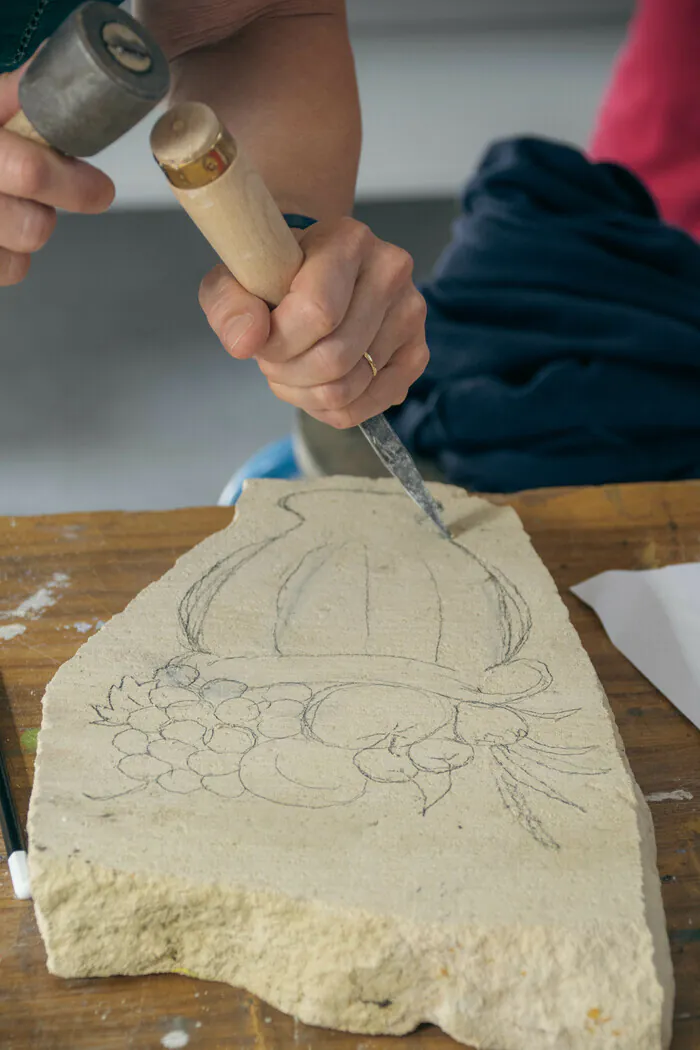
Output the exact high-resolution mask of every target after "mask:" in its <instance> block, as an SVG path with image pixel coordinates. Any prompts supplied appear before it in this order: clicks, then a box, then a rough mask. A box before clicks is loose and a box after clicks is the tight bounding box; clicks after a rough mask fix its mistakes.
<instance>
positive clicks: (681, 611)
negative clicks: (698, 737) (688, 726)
mask: <svg viewBox="0 0 700 1050" xmlns="http://www.w3.org/2000/svg"><path fill="white" fill-rule="evenodd" d="M571 590H572V591H573V593H574V594H575V595H577V597H579V598H580V599H581V600H582V601H584V602H585V603H586V605H590V606H591V608H592V609H594V610H595V612H596V613H597V614H598V616H599V617H600V619H601V621H602V623H603V626H604V627H605V630H606V631H607V633H608V636H609V638H610V640H611V641H612V643H613V645H615V646H616V647H617V648H618V649H619V650H620V652H621V653H623V654H624V655H625V656H626V657H627V659H628V660H630V661H631V662H632V663H633V664H634V665H635V667H637V668H638V669H639V670H640V671H641V672H642V674H643V675H645V676H646V677H647V678H648V679H649V681H650V682H652V683H653V684H654V685H655V686H656V688H657V689H660V690H661V692H662V693H663V694H664V695H665V696H666V697H668V699H669V700H670V701H671V703H672V704H674V705H675V707H677V708H678V710H679V711H682V713H683V714H684V715H685V716H686V718H689V719H690V721H691V722H693V723H694V724H695V725H696V726H697V727H698V728H699V729H700V563H692V564H686V565H669V566H666V567H665V568H663V569H649V570H646V571H642V572H621V571H612V572H603V573H601V574H600V575H599V576H594V577H593V578H592V579H590V580H586V581H585V582H584V583H579V584H577V585H576V586H575V587H572V588H571Z"/></svg>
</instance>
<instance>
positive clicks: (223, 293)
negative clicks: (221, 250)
mask: <svg viewBox="0 0 700 1050" xmlns="http://www.w3.org/2000/svg"><path fill="white" fill-rule="evenodd" d="M199 305H200V306H201V307H202V309H203V310H204V313H205V314H206V317H207V320H208V321H209V324H210V325H211V327H212V328H213V329H214V331H215V332H216V334H217V335H218V337H219V339H220V340H221V342H222V344H223V346H224V349H226V350H228V352H229V354H231V356H232V357H236V358H238V360H240V361H242V360H245V359H246V358H249V357H255V355H256V354H258V353H260V352H261V351H262V350H263V348H264V346H265V344H266V342H267V340H268V338H269V336H270V311H269V309H268V308H267V305H266V304H265V303H264V302H263V301H262V299H258V298H257V296H255V295H251V293H250V292H247V291H246V290H245V288H242V287H241V285H240V284H239V283H238V281H237V280H236V279H235V278H234V277H232V276H231V274H230V273H229V271H228V270H227V269H226V267H225V266H223V265H220V266H216V267H214V269H213V270H212V271H211V272H210V273H208V274H207V276H206V277H205V278H204V280H203V281H202V284H201V286H200V289H199Z"/></svg>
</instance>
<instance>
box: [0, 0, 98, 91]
mask: <svg viewBox="0 0 700 1050" xmlns="http://www.w3.org/2000/svg"><path fill="white" fill-rule="evenodd" d="M80 3H81V0H0V73H8V72H9V71H10V70H12V69H16V68H17V67H18V66H21V65H22V63H23V62H26V60H27V59H28V58H31V56H32V55H33V54H34V52H35V51H36V49H37V48H38V46H39V44H41V43H42V41H43V40H46V38H47V37H49V36H51V34H52V33H53V31H54V29H56V28H57V27H58V26H59V25H60V24H61V22H62V21H63V20H64V18H67V17H68V15H69V14H70V13H71V11H73V10H75V8H76V7H79V6H80ZM110 3H119V0H110Z"/></svg>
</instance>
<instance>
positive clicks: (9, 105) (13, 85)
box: [0, 67, 24, 127]
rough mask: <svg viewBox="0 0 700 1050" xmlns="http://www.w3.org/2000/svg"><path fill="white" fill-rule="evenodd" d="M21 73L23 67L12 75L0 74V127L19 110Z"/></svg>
mask: <svg viewBox="0 0 700 1050" xmlns="http://www.w3.org/2000/svg"><path fill="white" fill-rule="evenodd" d="M23 72H24V67H22V69H16V70H15V71H14V72H13V73H0V127H2V125H3V124H7V122H8V120H9V119H10V117H13V116H14V115H15V113H16V112H17V110H18V109H19V97H18V92H19V82H20V80H21V79H22V73H23Z"/></svg>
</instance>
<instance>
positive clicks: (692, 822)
mask: <svg viewBox="0 0 700 1050" xmlns="http://www.w3.org/2000/svg"><path fill="white" fill-rule="evenodd" d="M499 502H506V501H501V500H499ZM507 502H510V503H512V505H513V506H515V507H516V509H517V510H518V511H519V513H520V515H521V517H522V519H523V521H524V524H525V526H526V528H527V529H528V531H529V532H530V534H531V536H532V539H533V542H534V545H535V547H536V549H537V551H538V553H539V554H540V556H541V557H542V559H543V560H544V562H545V564H546V565H547V566H548V568H549V569H550V571H551V572H552V574H553V576H554V578H555V580H556V581H557V584H558V585H559V588H560V590H561V591H562V594H563V596H564V600H565V601H566V603H567V605H568V607H569V609H570V611H571V616H572V620H573V623H574V625H575V627H576V629H577V630H578V632H579V634H580V635H581V637H582V639H583V642H584V645H585V646H586V649H587V650H588V652H589V654H590V656H591V658H592V660H593V663H594V664H595V666H596V669H597V671H598V673H599V675H600V677H601V679H602V681H603V684H604V686H605V688H606V690H607V694H608V696H609V698H610V702H611V704H612V706H613V709H614V711H615V716H616V718H617V723H618V726H619V728H620V732H621V734H622V737H623V739H624V742H625V746H626V748H627V754H628V756H629V760H630V763H631V765H632V768H633V770H634V773H635V775H636V777H637V780H638V781H639V784H640V786H641V788H642V790H643V791H644V792H645V794H649V793H651V792H668V791H673V790H676V789H678V788H683V789H684V790H685V791H687V792H689V793H691V794H692V796H693V798H692V799H686V800H683V801H667V802H658V803H652V804H651V810H652V814H653V817H654V824H655V827H656V836H657V843H658V853H659V871H660V875H661V878H662V884H663V885H662V889H663V896H664V904H665V908H666V915H667V920H668V929H669V934H670V939H671V946H672V951H673V959H674V965H675V973H676V981H677V995H676V1009H675V1025H674V1041H673V1050H700V732H698V730H697V729H695V728H694V727H693V726H692V725H691V724H690V723H689V722H687V721H686V720H685V719H684V718H683V717H682V716H681V715H680V714H678V712H677V711H676V710H675V709H674V708H673V707H672V706H671V705H670V704H669V703H668V702H667V701H666V700H664V699H663V697H662V696H661V695H660V694H659V693H658V692H657V691H656V690H655V689H654V688H653V687H652V686H651V685H650V684H649V683H648V682H647V681H646V680H645V679H644V678H643V677H642V676H641V675H640V674H639V673H638V672H637V671H635V669H634V668H633V667H632V666H631V665H630V664H629V663H628V662H627V661H626V660H625V659H624V657H622V656H621V655H620V654H619V653H618V652H617V651H616V650H615V649H614V648H613V646H612V645H611V643H610V642H609V641H608V640H607V638H606V636H605V634H604V632H603V630H602V628H601V627H600V625H599V623H598V621H597V619H596V617H595V616H594V614H593V613H592V612H590V610H588V609H587V608H585V607H584V606H583V605H582V604H581V603H580V602H579V601H578V600H577V599H576V598H574V597H573V596H572V595H571V594H569V593H568V592H567V588H568V587H569V586H570V585H571V584H573V583H577V582H580V581H581V580H583V579H585V578H587V577H588V576H591V575H593V574H595V573H597V572H601V571H603V570H605V569H612V568H618V569H641V568H654V567H658V566H661V565H667V564H671V563H674V562H681V561H693V560H699V559H700V482H685V483H673V484H667V485H634V486H624V487H617V486H611V487H606V488H601V489H581V490H575V489H569V490H561V489H560V490H554V491H549V492H531V493H524V494H521V495H520V496H517V497H514V498H512V499H510V500H508V501H507ZM231 515H232V511H231V510H228V509H219V508H209V509H194V510H178V511H169V512H165V513H150V514H120V513H100V514H74V515H63V516H60V517H40V518H16V519H13V518H4V519H0V628H5V629H6V628H7V627H8V626H9V625H11V624H19V625H20V626H23V627H24V631H23V632H22V633H18V634H16V636H15V637H13V638H7V639H5V640H2V639H1V638H0V674H1V676H2V680H1V689H0V734H1V743H2V747H3V751H4V754H5V756H6V757H7V760H8V765H9V767H10V773H11V777H12V782H13V785H14V790H15V795H16V799H17V803H18V808H19V811H20V814H21V816H22V819H23V820H24V819H25V817H26V811H27V804H28V800H29V792H30V788H31V782H32V773H33V760H34V757H33V750H34V748H35V738H36V734H35V732H33V730H35V729H36V728H37V727H38V726H39V724H40V720H41V697H42V694H43V690H44V688H45V686H46V684H47V682H48V681H49V679H50V678H51V676H52V675H53V673H54V671H55V670H56V668H57V667H58V666H59V665H60V664H61V663H63V661H64V660H67V659H69V657H71V656H72V655H73V654H74V653H75V651H76V650H77V649H78V647H79V646H80V644H81V642H83V641H84V639H85V638H86V637H87V636H88V635H89V633H91V632H93V631H94V630H96V629H97V627H98V626H99V625H100V623H101V622H104V621H105V620H107V619H109V617H110V616H112V615H114V613H117V612H119V611H120V610H121V609H123V608H124V606H125V605H126V604H127V602H128V601H129V600H130V599H131V598H133V597H134V595H135V594H137V593H138V591H140V590H141V589H142V588H143V587H145V586H146V584H148V583H150V582H151V581H152V580H155V579H156V578H157V577H159V576H160V575H162V573H163V572H165V571H166V569H168V568H170V566H171V565H172V564H173V563H174V561H175V559H176V558H177V557H178V556H179V555H180V554H182V553H184V551H186V550H188V549H189V548H190V547H192V546H193V545H194V544H195V543H197V542H198V541H199V540H201V539H203V538H204V537H205V536H207V535H209V534H210V533H211V532H213V531H215V530H217V529H219V528H222V527H223V526H225V525H226V524H228V522H229V521H230V520H231ZM42 588H48V589H47V590H45V591H43V592H42ZM37 592H39V594H38V597H37ZM32 596H35V597H34V599H33V601H28V599H31V598H32ZM32 606H33V608H32ZM18 609H19V610H20V611H21V612H23V613H24V615H18V614H17V611H18ZM0 633H2V634H4V635H6V634H8V633H11V632H8V631H7V630H4V631H2V632H0ZM699 644H700V639H699ZM173 1033H178V1034H176V1035H173ZM594 1043H595V1039H592V1043H591V1045H592V1047H593V1044H594ZM456 1045H457V1044H455V1043H454V1042H453V1041H452V1040H451V1039H449V1038H448V1037H447V1036H445V1035H443V1034H442V1033H441V1032H439V1031H438V1030H437V1029H435V1028H432V1027H430V1026H424V1027H423V1028H421V1029H420V1030H419V1031H417V1032H415V1033H414V1034H412V1035H409V1036H405V1037H404V1038H403V1039H401V1040H397V1039H395V1038H390V1037H382V1038H369V1037H366V1036H353V1035H346V1034H342V1033H337V1032H328V1031H324V1030H322V1029H317V1028H310V1027H307V1026H305V1025H302V1024H300V1023H297V1022H295V1021H294V1020H293V1019H292V1018H289V1017H286V1016H284V1015H282V1014H280V1013H278V1012H276V1011H275V1010H273V1009H271V1008H270V1007H268V1006H267V1005H266V1004H264V1003H262V1002H260V1001H259V1000H257V999H255V998H253V997H251V996H250V995H247V994H246V993H244V992H239V991H236V990H235V989H233V988H229V987H228V986H225V985H219V984H213V983H206V982H202V981H197V980H193V979H190V978H188V977H185V976H180V975H176V974H173V975H164V976H153V977H145V978H110V979H95V980H75V981H64V980H60V979H58V978H54V977H51V976H50V975H49V974H48V973H47V971H46V967H45V956H44V951H43V947H42V944H41V940H40V938H39V934H38V931H37V927H36V923H35V921H34V914H33V909H32V904H31V902H25V901H16V900H15V899H14V898H13V896H12V890H11V886H10V879H9V876H8V873H7V867H6V865H5V864H4V863H0V1047H2V1048H3V1050H30V1048H31V1050H127V1048H128V1050H160V1048H161V1047H163V1046H165V1047H167V1046H173V1047H180V1046H187V1047H188V1050H229V1048H235V1050H326V1048H328V1050H448V1048H449V1047H456Z"/></svg>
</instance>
